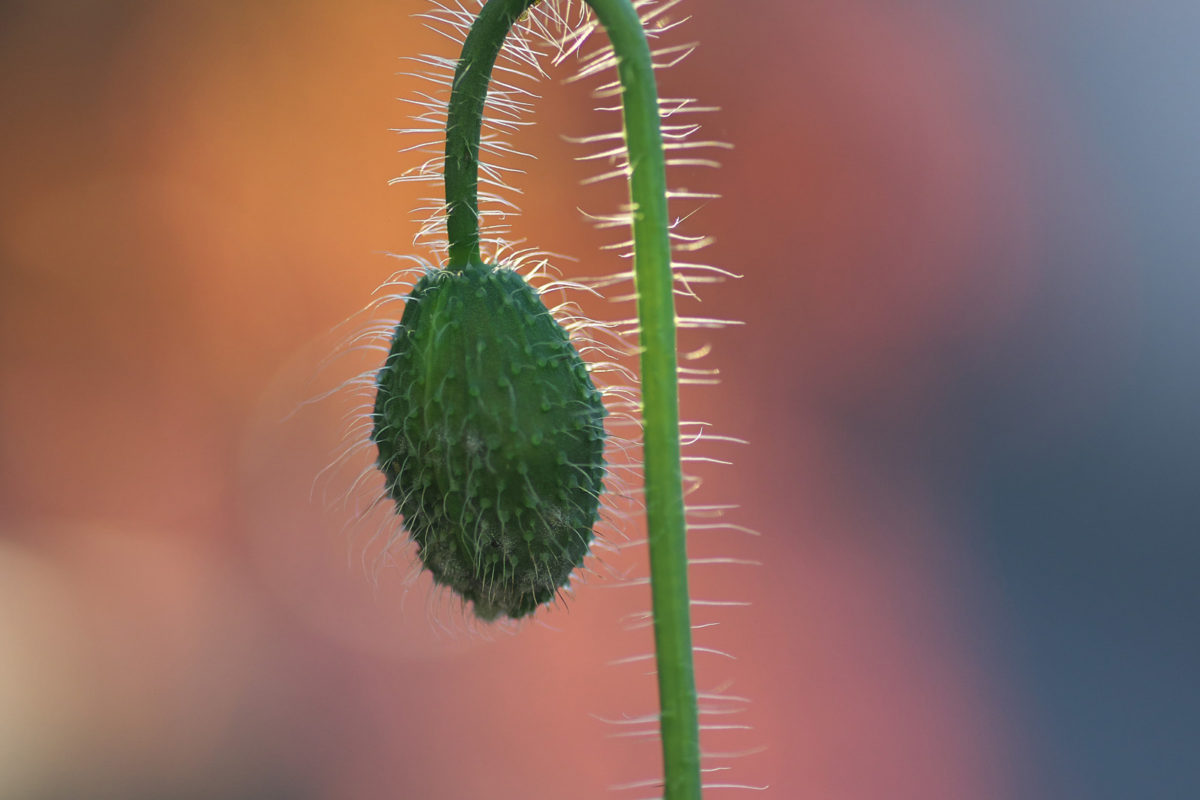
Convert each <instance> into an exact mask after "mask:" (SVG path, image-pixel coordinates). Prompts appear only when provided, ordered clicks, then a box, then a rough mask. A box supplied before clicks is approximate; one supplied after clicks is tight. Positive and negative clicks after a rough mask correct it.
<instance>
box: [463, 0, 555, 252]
mask: <svg viewBox="0 0 1200 800" xmlns="http://www.w3.org/2000/svg"><path fill="white" fill-rule="evenodd" d="M537 2H539V0H490V2H488V4H487V5H485V6H484V7H483V8H482V9H481V10H480V11H479V16H477V17H476V18H475V22H474V23H472V24H471V31H470V33H468V34H467V40H466V41H465V42H463V49H462V56H461V57H460V58H459V59H458V66H457V67H455V70H454V88H453V89H452V90H451V92H450V107H449V110H448V111H447V114H446V170H445V173H446V206H447V214H446V234H447V238H448V239H449V242H450V263H449V264H448V265H447V266H448V267H449V268H450V269H454V270H461V269H462V268H463V267H465V266H466V265H467V264H482V263H483V259H482V258H481V257H480V255H479V130H480V128H481V127H482V125H483V105H484V101H486V100H487V90H488V82H489V81H490V80H491V78H492V68H493V67H494V66H495V65H496V56H498V55H499V54H500V48H501V46H502V45H503V44H504V37H505V36H507V35H508V31H509V29H510V28H511V27H512V25H513V23H514V22H516V21H517V20H518V19H519V18H520V16H521V15H522V14H524V13H525V11H526V10H527V9H528V8H529V7H530V6H532V5H534V4H535V3H537Z"/></svg>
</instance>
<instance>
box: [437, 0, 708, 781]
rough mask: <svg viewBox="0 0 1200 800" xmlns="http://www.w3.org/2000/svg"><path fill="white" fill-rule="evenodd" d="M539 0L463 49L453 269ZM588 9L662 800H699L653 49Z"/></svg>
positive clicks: (520, 0)
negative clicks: (607, 106) (637, 468)
mask: <svg viewBox="0 0 1200 800" xmlns="http://www.w3.org/2000/svg"><path fill="white" fill-rule="evenodd" d="M535 2H537V0H489V1H488V3H487V4H486V5H485V6H484V8H483V10H482V11H481V12H480V14H479V18H478V19H477V20H476V22H475V24H474V25H473V26H472V28H471V32H470V34H469V35H468V36H467V40H466V43H465V44H464V46H463V57H462V59H461V60H460V62H459V65H458V69H457V70H456V72H455V79H454V80H455V85H454V90H453V92H452V95H451V100H450V115H449V118H448V121H447V132H446V201H447V203H448V204H449V206H450V216H449V220H448V232H449V237H450V267H451V268H459V269H461V268H463V267H465V266H466V265H467V264H468V263H482V262H481V261H480V256H479V227H478V210H477V202H478V199H477V198H478V195H477V189H476V181H477V179H478V155H479V126H480V124H481V122H482V117H483V103H484V99H485V97H486V94H487V83H488V76H489V74H490V72H491V69H492V65H493V64H494V63H495V59H496V55H497V53H498V52H499V50H500V46H501V45H502V44H503V40H504V36H505V34H506V33H507V31H508V29H509V27H511V25H512V24H513V22H515V21H516V19H517V18H518V17H520V15H521V14H522V13H524V11H525V10H526V9H527V8H529V7H530V6H531V5H533V4H534V3H535ZM586 2H587V3H588V5H590V6H591V7H592V10H593V11H595V13H596V16H597V17H598V18H599V20H600V23H601V24H602V25H603V26H604V28H605V30H606V31H607V33H608V37H609V40H610V41H611V42H612V46H613V51H614V52H615V54H616V57H617V70H618V73H619V75H620V80H621V88H622V104H623V107H624V126H625V141H626V145H627V147H628V151H629V165H630V178H629V192H630V201H631V208H632V214H633V242H634V276H635V277H634V282H635V287H636V290H637V305H638V321H639V324H640V334H639V336H640V345H641V361H642V364H641V367H642V369H641V372H642V417H643V425H644V434H643V457H644V461H645V478H646V525H647V530H648V533H649V539H650V583H651V594H652V596H653V612H654V641H655V653H656V657H657V662H658V691H659V705H660V709H661V717H660V724H661V728H662V747H663V771H664V797H665V798H666V800H699V798H700V746H699V728H698V720H697V709H696V682H695V675H694V671H693V665H692V641H691V620H690V605H689V602H690V601H689V595H688V581H687V546H686V537H685V534H686V525H685V522H684V508H683V481H682V474H681V467H680V452H679V390H678V381H677V377H676V355H675V351H676V342H675V301H674V295H673V293H672V276H671V248H670V239H669V237H668V217H667V186H666V170H665V166H664V159H663V145H662V133H661V130H660V128H659V109H658V92H657V89H656V86H655V82H654V70H653V65H652V62H651V56H650V48H649V46H648V44H647V42H646V36H645V33H644V31H643V30H642V25H641V21H640V20H639V19H638V15H637V12H636V11H635V10H634V8H633V5H632V3H631V2H630V0H586Z"/></svg>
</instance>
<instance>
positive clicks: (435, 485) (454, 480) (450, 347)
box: [371, 265, 606, 620]
mask: <svg viewBox="0 0 1200 800" xmlns="http://www.w3.org/2000/svg"><path fill="white" fill-rule="evenodd" d="M377 383H378V393H377V395H376V399H375V413H374V420H375V425H374V429H373V431H372V433H371V439H372V440H373V441H374V442H375V444H376V446H377V447H378V448H379V459H378V465H379V468H380V469H381V470H382V471H383V474H384V475H385V477H386V480H387V492H388V494H389V495H390V496H391V498H392V499H393V500H394V501H395V503H396V509H397V511H398V512H399V513H400V514H402V515H403V517H404V526H405V528H406V529H407V530H408V532H409V534H410V535H411V536H412V538H413V540H414V541H415V542H416V543H417V548H418V554H419V556H420V558H421V561H422V563H423V564H424V565H425V567H426V568H428V569H429V571H430V572H431V573H433V578H434V580H435V581H436V582H437V583H439V584H443V585H445V586H449V587H450V588H451V589H453V590H454V591H455V592H457V593H458V595H459V596H460V597H462V598H463V599H464V600H469V601H471V603H472V606H473V610H474V612H475V614H476V616H478V617H480V618H481V619H484V620H492V619H495V618H496V617H498V616H500V615H502V614H503V615H506V616H509V617H512V618H518V617H523V616H525V615H527V614H530V613H532V612H533V611H534V610H535V609H536V608H537V607H538V606H539V605H541V604H543V603H546V602H549V601H550V600H552V599H553V598H554V596H555V594H556V592H557V591H558V589H559V588H560V587H563V586H565V585H566V584H567V583H568V582H569V580H570V575H571V571H572V570H574V569H575V568H576V567H578V566H581V565H582V564H583V559H584V556H586V555H587V553H588V547H589V545H590V543H591V541H592V526H593V525H594V524H595V523H596V521H597V520H598V518H599V516H598V507H599V497H600V492H601V491H602V484H603V480H604V456H603V451H604V438H605V434H604V416H605V414H606V412H605V409H604V406H603V404H602V402H601V396H600V392H599V391H597V389H596V387H595V385H594V384H593V383H592V379H591V377H590V375H589V374H588V371H587V368H586V367H585V366H584V363H583V360H582V359H581V358H580V356H579V353H578V352H577V351H576V349H575V347H574V346H573V345H572V343H571V341H570V338H569V337H568V335H567V332H566V331H565V330H564V329H563V328H562V326H561V325H559V324H558V322H556V321H555V320H554V318H553V317H552V316H551V314H550V312H549V311H548V310H547V309H546V306H545V305H544V304H543V303H542V301H541V299H540V298H539V297H538V295H537V293H536V292H535V291H534V290H533V288H532V287H530V286H529V284H528V283H526V281H525V280H524V278H522V277H521V276H520V275H518V274H517V273H516V272H514V271H512V270H511V269H506V268H503V267H497V266H482V265H470V266H468V267H467V268H466V269H464V270H463V271H462V272H456V271H452V270H433V271H429V272H426V273H425V275H424V276H422V278H421V279H420V280H419V281H418V282H417V285H416V286H415V287H414V288H413V290H412V292H411V294H410V295H409V297H408V299H407V302H406V305H405V309H404V314H403V317H402V318H401V320H400V324H399V325H398V326H397V327H396V331H395V335H394V337H393V339H392V345H391V349H390V352H389V353H388V358H387V361H386V363H385V364H384V366H383V368H382V369H381V370H380V371H379V375H378V380H377Z"/></svg>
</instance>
